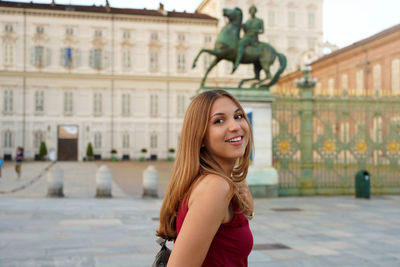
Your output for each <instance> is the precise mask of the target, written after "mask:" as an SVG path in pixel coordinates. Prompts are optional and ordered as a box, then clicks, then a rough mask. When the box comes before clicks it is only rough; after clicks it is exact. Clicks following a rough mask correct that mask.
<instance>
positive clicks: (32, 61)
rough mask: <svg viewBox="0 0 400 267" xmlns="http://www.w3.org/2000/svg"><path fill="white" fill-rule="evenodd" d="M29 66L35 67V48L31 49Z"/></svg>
mask: <svg viewBox="0 0 400 267" xmlns="http://www.w3.org/2000/svg"><path fill="white" fill-rule="evenodd" d="M31 65H35V47H31Z"/></svg>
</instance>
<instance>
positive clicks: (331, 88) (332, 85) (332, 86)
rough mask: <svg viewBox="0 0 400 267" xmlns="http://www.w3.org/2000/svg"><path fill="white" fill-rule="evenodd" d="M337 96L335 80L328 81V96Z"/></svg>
mask: <svg viewBox="0 0 400 267" xmlns="http://www.w3.org/2000/svg"><path fill="white" fill-rule="evenodd" d="M334 94H335V80H334V79H333V78H329V80H328V95H330V96H333V95H334Z"/></svg>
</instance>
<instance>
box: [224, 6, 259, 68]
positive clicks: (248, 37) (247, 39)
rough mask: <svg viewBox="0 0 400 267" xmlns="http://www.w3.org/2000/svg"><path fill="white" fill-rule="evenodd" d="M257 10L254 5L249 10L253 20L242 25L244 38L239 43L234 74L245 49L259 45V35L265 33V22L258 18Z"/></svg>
mask: <svg viewBox="0 0 400 267" xmlns="http://www.w3.org/2000/svg"><path fill="white" fill-rule="evenodd" d="M256 12H257V8H256V6H255V5H252V6H251V7H250V8H249V13H250V15H251V18H250V19H248V20H247V21H246V23H245V24H243V25H242V28H243V30H244V36H243V38H242V39H241V40H240V41H239V49H238V52H237V55H236V61H235V65H234V66H233V70H232V73H233V72H235V70H236V69H237V68H238V66H239V64H240V60H241V59H242V56H243V52H244V49H245V47H247V46H250V45H252V46H255V45H256V44H257V43H258V35H259V34H262V33H264V22H263V20H262V19H260V18H256Z"/></svg>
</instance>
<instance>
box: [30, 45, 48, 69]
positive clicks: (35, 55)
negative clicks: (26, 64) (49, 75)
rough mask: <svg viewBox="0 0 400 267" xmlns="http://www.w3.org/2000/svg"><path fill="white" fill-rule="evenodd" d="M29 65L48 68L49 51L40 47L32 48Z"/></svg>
mask: <svg viewBox="0 0 400 267" xmlns="http://www.w3.org/2000/svg"><path fill="white" fill-rule="evenodd" d="M31 63H32V65H34V66H36V67H38V68H42V67H45V66H49V65H50V63H51V55H50V49H49V48H45V47H44V46H42V45H36V46H34V47H33V50H32V57H31Z"/></svg>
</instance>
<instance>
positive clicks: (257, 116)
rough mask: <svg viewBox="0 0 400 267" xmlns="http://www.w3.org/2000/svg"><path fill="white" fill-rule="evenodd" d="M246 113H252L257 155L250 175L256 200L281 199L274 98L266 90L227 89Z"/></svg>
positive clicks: (248, 177) (250, 182)
mask: <svg viewBox="0 0 400 267" xmlns="http://www.w3.org/2000/svg"><path fill="white" fill-rule="evenodd" d="M224 90H225V91H227V92H229V93H230V94H232V95H233V96H235V98H236V99H238V100H239V102H240V104H241V105H242V106H243V108H244V109H245V111H246V113H250V112H251V113H252V129H253V137H254V148H255V151H254V154H253V160H252V164H251V166H250V168H249V172H248V174H247V183H248V184H249V187H250V190H251V193H252V194H253V197H276V196H278V172H277V171H276V170H275V169H274V168H273V167H272V109H271V104H272V102H273V100H274V99H273V98H272V97H271V95H270V93H269V90H268V89H266V88H243V89H239V88H224Z"/></svg>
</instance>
